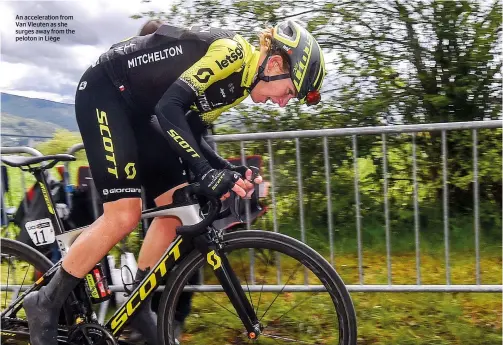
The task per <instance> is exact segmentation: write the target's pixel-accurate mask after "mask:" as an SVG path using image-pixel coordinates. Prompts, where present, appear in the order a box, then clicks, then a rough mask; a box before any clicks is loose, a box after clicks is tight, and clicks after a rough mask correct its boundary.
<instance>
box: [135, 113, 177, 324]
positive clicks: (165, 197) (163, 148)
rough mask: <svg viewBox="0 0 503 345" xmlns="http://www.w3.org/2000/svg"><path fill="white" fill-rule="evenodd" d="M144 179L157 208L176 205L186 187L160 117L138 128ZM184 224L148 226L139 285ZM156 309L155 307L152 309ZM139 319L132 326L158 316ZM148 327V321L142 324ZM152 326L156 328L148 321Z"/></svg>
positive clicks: (165, 220)
mask: <svg viewBox="0 0 503 345" xmlns="http://www.w3.org/2000/svg"><path fill="white" fill-rule="evenodd" d="M135 128H136V132H135V133H136V140H137V144H138V148H139V149H138V152H139V161H140V167H141V169H140V170H141V180H142V185H143V187H144V188H145V192H146V196H147V199H148V200H153V201H154V202H155V204H156V206H163V205H169V204H171V203H172V202H173V193H174V191H175V190H177V189H178V188H181V187H183V186H185V185H187V174H186V172H185V170H184V167H183V165H182V163H181V162H180V159H179V158H178V156H177V155H176V154H175V153H174V152H173V151H172V150H171V149H170V148H169V146H168V144H167V142H166V138H165V137H164V135H163V133H162V130H161V129H160V127H159V125H158V122H157V118H156V117H155V116H151V117H150V121H149V122H148V123H147V122H141V123H138V124H137V125H136V127H135ZM179 225H181V224H180V221H179V220H178V219H177V218H173V217H157V218H154V220H153V221H152V223H151V224H150V226H149V229H148V232H147V234H146V236H145V239H144V241H143V245H142V247H141V249H140V255H139V258H138V272H137V275H136V277H135V281H137V282H138V283H139V281H141V280H142V279H143V277H144V276H145V275H146V272H147V271H148V269H149V268H151V267H153V266H154V265H155V264H156V263H157V262H158V261H159V259H160V258H161V256H162V255H163V254H164V252H165V251H166V249H167V248H168V247H169V245H170V244H171V242H172V241H173V239H174V238H175V237H176V227H177V226H179ZM157 295H160V293H155V294H154V295H153V297H152V298H149V299H148V301H146V302H147V303H145V305H148V306H151V304H152V300H155V301H156V302H157V303H158V300H159V299H158V298H155V297H158V296H157ZM153 307H154V308H153V309H154V310H156V309H157V308H156V306H153ZM139 315H141V316H140V317H138V318H136V319H135V320H133V326H134V325H135V324H136V323H140V322H141V321H142V320H147V319H150V320H153V319H154V318H156V317H155V314H154V313H152V311H151V309H150V308H148V309H142V310H140V311H139ZM143 323H144V324H145V322H143ZM148 324H151V325H152V327H153V326H154V325H156V324H157V323H155V324H154V322H149V323H148Z"/></svg>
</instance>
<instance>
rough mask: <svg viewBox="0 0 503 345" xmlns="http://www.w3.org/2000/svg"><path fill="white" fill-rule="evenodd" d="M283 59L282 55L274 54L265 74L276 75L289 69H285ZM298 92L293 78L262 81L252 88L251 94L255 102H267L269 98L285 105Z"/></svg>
mask: <svg viewBox="0 0 503 345" xmlns="http://www.w3.org/2000/svg"><path fill="white" fill-rule="evenodd" d="M280 66H282V59H281V57H280V56H277V55H275V56H272V57H271V58H270V59H269V62H268V64H267V67H266V70H265V72H264V74H265V75H266V76H274V75H279V74H283V73H288V71H283V70H282V68H281V67H280ZM295 94H296V91H295V87H294V85H293V82H292V79H290V78H288V79H280V80H274V81H270V82H265V81H260V82H259V83H258V84H257V86H255V88H254V89H253V90H252V92H251V94H250V96H251V98H252V100H253V101H254V102H255V103H266V102H267V101H268V100H270V101H271V102H273V103H275V104H278V105H279V106H280V107H284V106H286V105H287V104H288V101H290V99H292V98H294V97H295Z"/></svg>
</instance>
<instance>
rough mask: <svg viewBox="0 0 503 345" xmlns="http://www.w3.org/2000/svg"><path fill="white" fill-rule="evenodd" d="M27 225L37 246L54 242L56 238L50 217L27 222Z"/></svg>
mask: <svg viewBox="0 0 503 345" xmlns="http://www.w3.org/2000/svg"><path fill="white" fill-rule="evenodd" d="M25 227H26V231H28V234H29V235H30V238H31V240H32V241H33V243H35V245H36V246H42V245H44V244H49V243H53V242H54V241H55V240H56V237H55V236H54V228H53V226H52V222H51V220H50V219H49V218H44V219H38V220H33V221H31V222H27V223H26V225H25Z"/></svg>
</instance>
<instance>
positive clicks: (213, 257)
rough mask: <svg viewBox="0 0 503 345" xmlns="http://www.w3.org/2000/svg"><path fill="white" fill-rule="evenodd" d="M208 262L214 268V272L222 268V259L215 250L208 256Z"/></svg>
mask: <svg viewBox="0 0 503 345" xmlns="http://www.w3.org/2000/svg"><path fill="white" fill-rule="evenodd" d="M206 260H207V261H208V263H209V264H210V265H211V266H212V267H213V270H214V271H215V270H216V269H218V268H219V267H220V266H222V259H220V256H218V255H217V254H216V253H215V251H214V250H212V251H211V252H209V253H208V254H207V255H206Z"/></svg>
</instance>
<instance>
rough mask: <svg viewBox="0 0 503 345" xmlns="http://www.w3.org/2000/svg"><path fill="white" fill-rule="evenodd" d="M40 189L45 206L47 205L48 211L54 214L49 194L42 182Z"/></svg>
mask: <svg viewBox="0 0 503 345" xmlns="http://www.w3.org/2000/svg"><path fill="white" fill-rule="evenodd" d="M39 185H40V189H41V190H42V195H43V196H44V200H45V204H46V205H47V210H49V213H50V214H54V209H53V208H52V205H51V201H50V199H49V193H47V189H46V188H45V186H44V184H43V183H42V182H39Z"/></svg>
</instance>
